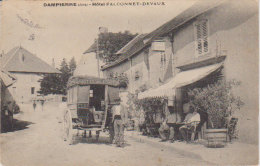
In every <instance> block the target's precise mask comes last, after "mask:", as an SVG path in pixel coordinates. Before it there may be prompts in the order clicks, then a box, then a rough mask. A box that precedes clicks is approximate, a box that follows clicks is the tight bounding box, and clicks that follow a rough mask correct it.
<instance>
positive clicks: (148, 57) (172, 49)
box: [103, 1, 258, 144]
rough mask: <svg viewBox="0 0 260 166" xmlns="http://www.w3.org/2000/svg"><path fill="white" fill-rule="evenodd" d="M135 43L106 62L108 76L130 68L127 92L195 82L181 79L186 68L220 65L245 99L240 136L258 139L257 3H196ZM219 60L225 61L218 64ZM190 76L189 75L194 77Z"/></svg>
mask: <svg viewBox="0 0 260 166" xmlns="http://www.w3.org/2000/svg"><path fill="white" fill-rule="evenodd" d="M238 18H239V19H238ZM135 43H136V44H135V46H133V47H132V48H129V49H128V50H127V51H125V53H124V54H122V55H123V56H122V58H121V59H120V60H118V61H116V62H115V63H113V64H109V65H106V66H104V67H103V71H104V74H105V75H108V74H109V73H110V72H118V73H121V72H125V73H127V75H128V78H129V85H128V91H130V92H132V93H134V92H135V90H137V89H140V87H142V86H143V85H145V86H146V87H147V89H149V88H151V89H156V88H160V87H163V86H164V85H165V84H167V83H168V85H169V86H170V84H171V83H176V82H180V83H182V82H183V81H184V80H187V81H188V82H189V81H190V82H189V84H193V83H194V82H197V81H199V80H200V79H202V78H200V79H199V80H198V78H196V79H195V80H189V78H187V77H186V78H180V80H177V79H179V76H180V73H183V72H185V73H189V74H192V73H195V71H200V72H204V77H206V76H208V75H212V74H217V71H218V70H221V72H222V73H223V75H224V79H226V80H232V79H235V80H238V81H240V82H241V85H240V86H239V87H237V88H236V89H235V90H234V93H235V94H236V95H238V96H240V97H241V100H242V101H243V102H244V103H245V105H244V106H243V107H242V109H241V110H240V111H239V112H237V113H236V116H237V117H238V118H239V123H238V128H239V138H240V140H241V141H244V142H248V143H255V144H257V143H258V130H257V128H258V127H257V126H258V77H257V76H258V9H257V3H255V2H254V1H236V2H234V1H223V2H204V1H203V3H196V4H194V5H193V6H191V7H190V8H188V9H186V10H185V11H183V12H182V13H181V14H179V15H178V16H176V17H175V18H173V19H172V20H170V21H169V22H167V23H166V24H164V25H162V26H160V27H159V28H157V29H156V30H154V31H152V32H151V33H149V34H146V35H144V36H143V37H142V38H140V39H139V42H135ZM140 43H141V44H140ZM133 50H134V51H133ZM129 52H130V53H129ZM220 63H221V64H223V65H220V66H217V68H214V65H216V64H220ZM212 66H213V68H212ZM220 68H221V69H220ZM210 69H211V70H210ZM213 69H214V70H213ZM202 70H204V71H202ZM195 74H196V73H195ZM183 75H185V74H183ZM190 76H191V77H190V79H192V78H193V77H195V76H194V75H193V76H192V75H190ZM204 77H203V78H204ZM214 77H217V75H214ZM174 80H175V81H174ZM187 84H188V83H187V82H186V83H185V85H187ZM161 91H162V90H161ZM182 91H183V89H182V88H180V92H178V91H176V98H177V100H179V102H180V103H181V104H180V105H179V108H178V109H182V104H184V103H185V96H183V92H182ZM154 92H155V91H154Z"/></svg>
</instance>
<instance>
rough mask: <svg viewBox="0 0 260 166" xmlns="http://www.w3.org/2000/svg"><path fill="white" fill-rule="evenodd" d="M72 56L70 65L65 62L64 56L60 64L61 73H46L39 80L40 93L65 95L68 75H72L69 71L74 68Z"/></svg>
mask: <svg viewBox="0 0 260 166" xmlns="http://www.w3.org/2000/svg"><path fill="white" fill-rule="evenodd" d="M73 59H74V58H72V60H71V62H70V66H69V65H68V64H67V62H66V59H65V58H64V59H63V60H62V62H61V64H60V71H61V74H46V75H44V77H43V78H42V79H41V80H40V86H41V88H40V91H39V93H40V94H43V95H48V94H63V95H66V88H67V82H68V80H69V77H70V76H71V75H72V72H71V71H74V70H75V68H76V67H75V65H76V63H75V64H74V62H75V60H73Z"/></svg>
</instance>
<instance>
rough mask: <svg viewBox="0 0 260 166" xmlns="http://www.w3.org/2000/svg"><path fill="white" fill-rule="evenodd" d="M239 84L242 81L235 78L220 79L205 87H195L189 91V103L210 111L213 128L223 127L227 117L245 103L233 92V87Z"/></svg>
mask: <svg viewBox="0 0 260 166" xmlns="http://www.w3.org/2000/svg"><path fill="white" fill-rule="evenodd" d="M238 85H240V83H239V82H237V81H235V80H232V81H229V82H226V81H224V80H219V81H217V82H216V83H215V84H210V85H208V86H207V87H205V88H194V89H192V90H189V92H188V97H189V99H190V102H189V104H190V105H191V107H193V109H195V110H196V111H198V112H200V111H206V112H207V113H208V119H209V122H210V125H211V126H210V127H211V128H223V127H225V125H226V119H227V117H230V116H232V115H233V113H234V111H237V110H239V109H240V108H241V106H242V105H243V102H242V101H241V100H240V98H239V97H238V96H235V95H234V94H233V93H232V89H233V88H234V87H235V86H238Z"/></svg>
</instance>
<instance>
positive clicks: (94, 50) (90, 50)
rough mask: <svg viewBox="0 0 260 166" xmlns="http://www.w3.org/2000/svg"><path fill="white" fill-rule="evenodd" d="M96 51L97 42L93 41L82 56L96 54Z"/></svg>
mask: <svg viewBox="0 0 260 166" xmlns="http://www.w3.org/2000/svg"><path fill="white" fill-rule="evenodd" d="M96 51H97V41H95V42H94V43H93V44H92V45H91V46H90V47H89V48H88V49H87V50H86V51H85V52H84V53H83V54H87V53H91V52H96Z"/></svg>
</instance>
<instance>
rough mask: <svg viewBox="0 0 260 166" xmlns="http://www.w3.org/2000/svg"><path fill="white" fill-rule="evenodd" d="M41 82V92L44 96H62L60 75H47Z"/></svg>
mask: <svg viewBox="0 0 260 166" xmlns="http://www.w3.org/2000/svg"><path fill="white" fill-rule="evenodd" d="M39 81H40V86H41V88H40V91H39V92H38V93H40V94H43V95H48V94H62V90H61V89H62V88H61V85H60V76H59V75H58V74H45V75H44V76H43V78H42V79H41V80H39Z"/></svg>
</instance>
